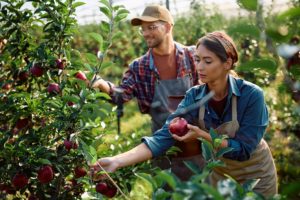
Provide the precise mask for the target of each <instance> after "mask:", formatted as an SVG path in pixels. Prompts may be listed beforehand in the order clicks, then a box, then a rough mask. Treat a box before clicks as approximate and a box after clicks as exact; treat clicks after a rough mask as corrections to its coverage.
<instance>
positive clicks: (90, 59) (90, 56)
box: [85, 53, 98, 65]
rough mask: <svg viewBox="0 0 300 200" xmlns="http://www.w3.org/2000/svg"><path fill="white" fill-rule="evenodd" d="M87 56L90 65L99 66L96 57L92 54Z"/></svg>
mask: <svg viewBox="0 0 300 200" xmlns="http://www.w3.org/2000/svg"><path fill="white" fill-rule="evenodd" d="M85 56H86V58H87V60H88V62H89V63H90V64H92V65H97V62H98V59H97V56H96V55H94V54H92V53H86V54H85Z"/></svg>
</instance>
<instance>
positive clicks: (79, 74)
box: [75, 71, 87, 81]
mask: <svg viewBox="0 0 300 200" xmlns="http://www.w3.org/2000/svg"><path fill="white" fill-rule="evenodd" d="M75 77H76V78H78V79H80V80H83V81H85V80H86V79H87V78H86V76H85V73H83V72H80V71H79V72H77V73H76V74H75Z"/></svg>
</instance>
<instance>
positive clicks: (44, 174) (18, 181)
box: [11, 165, 54, 190]
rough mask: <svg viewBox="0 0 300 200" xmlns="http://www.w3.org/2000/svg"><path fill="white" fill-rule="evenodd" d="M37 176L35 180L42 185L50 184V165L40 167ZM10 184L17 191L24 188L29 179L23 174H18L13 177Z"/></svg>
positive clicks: (51, 175)
mask: <svg viewBox="0 0 300 200" xmlns="http://www.w3.org/2000/svg"><path fill="white" fill-rule="evenodd" d="M37 174H38V175H37V179H38V180H39V182H40V183H42V184H47V183H49V182H51V181H52V180H53V178H54V173H53V169H52V166H50V165H45V166H42V167H41V168H40V169H39V170H38V172H37ZM11 183H12V185H13V186H14V188H15V189H17V190H19V189H22V188H24V187H25V186H26V185H27V184H28V183H29V178H28V177H27V175H26V174H25V173H22V172H18V173H17V174H15V176H14V177H13V179H12V181H11Z"/></svg>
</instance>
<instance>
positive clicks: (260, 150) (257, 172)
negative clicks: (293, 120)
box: [199, 95, 277, 197]
mask: <svg viewBox="0 0 300 200" xmlns="http://www.w3.org/2000/svg"><path fill="white" fill-rule="evenodd" d="M204 113H205V107H204V106H202V107H201V108H200V109H199V123H200V128H201V129H203V130H206V129H205V125H204V120H203V119H204ZM238 129H239V123H238V121H237V98H236V96H235V95H233V96H232V121H229V122H226V123H224V124H221V125H220V126H219V127H218V128H217V129H216V132H217V133H220V134H226V135H228V136H229V138H234V137H235V133H236V131H237V130H238ZM221 160H222V161H223V162H224V163H225V164H226V166H225V167H216V168H214V169H213V171H212V173H211V174H210V177H209V181H210V183H211V184H212V185H213V186H216V185H217V182H218V181H219V180H222V179H226V177H225V176H224V174H227V175H229V176H230V177H232V178H234V179H235V180H236V181H237V182H239V183H241V184H243V183H244V182H245V181H246V180H249V179H260V181H259V182H258V184H257V185H256V186H255V187H254V191H255V192H258V193H260V194H262V195H264V196H266V197H270V196H274V195H275V194H277V174H276V168H275V164H274V160H273V158H272V154H271V151H270V149H269V146H268V144H267V143H266V141H265V140H264V139H262V140H261V141H260V143H259V144H258V146H257V147H256V149H255V150H254V152H253V153H252V154H251V156H250V158H249V160H246V161H236V160H231V159H227V158H224V157H222V158H221Z"/></svg>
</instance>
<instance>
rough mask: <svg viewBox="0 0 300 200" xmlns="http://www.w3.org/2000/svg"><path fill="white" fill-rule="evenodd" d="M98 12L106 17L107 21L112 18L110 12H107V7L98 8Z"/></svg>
mask: <svg viewBox="0 0 300 200" xmlns="http://www.w3.org/2000/svg"><path fill="white" fill-rule="evenodd" d="M100 11H101V12H102V13H103V14H104V15H106V16H107V17H108V18H109V19H110V18H111V16H112V13H111V10H109V9H108V8H107V7H100Z"/></svg>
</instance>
